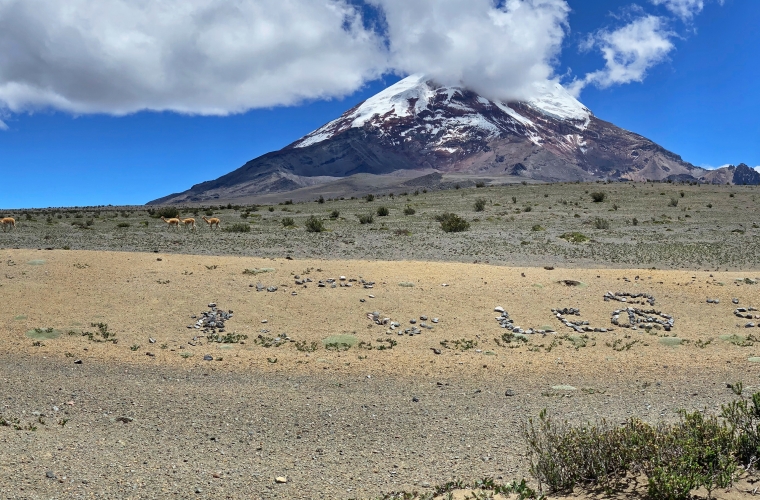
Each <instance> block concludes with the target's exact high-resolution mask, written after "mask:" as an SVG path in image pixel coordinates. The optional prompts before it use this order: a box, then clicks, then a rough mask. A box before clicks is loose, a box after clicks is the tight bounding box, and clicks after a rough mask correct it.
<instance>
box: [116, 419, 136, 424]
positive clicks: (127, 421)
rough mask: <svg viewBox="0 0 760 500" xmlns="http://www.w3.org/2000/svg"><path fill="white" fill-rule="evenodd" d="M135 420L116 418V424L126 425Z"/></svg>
mask: <svg viewBox="0 0 760 500" xmlns="http://www.w3.org/2000/svg"><path fill="white" fill-rule="evenodd" d="M134 420H135V419H134V418H132V417H117V418H116V422H122V423H124V424H128V423H130V422H133V421H134Z"/></svg>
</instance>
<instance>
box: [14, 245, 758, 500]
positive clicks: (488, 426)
mask: <svg viewBox="0 0 760 500" xmlns="http://www.w3.org/2000/svg"><path fill="white" fill-rule="evenodd" d="M0 253H1V255H0V257H1V258H0V267H2V273H0V297H2V303H3V313H2V314H3V317H2V322H0V325H1V326H0V336H1V338H2V343H0V358H2V360H1V362H0V380H1V381H2V383H3V388H4V390H3V393H2V399H3V401H2V404H0V416H1V417H2V418H3V419H4V421H5V422H7V423H8V425H5V426H0V443H2V444H1V446H2V449H3V452H2V455H3V457H4V458H3V460H2V461H0V478H2V479H0V483H2V485H1V487H0V489H1V490H2V495H1V496H2V498H190V497H192V498H378V497H381V496H382V495H383V494H387V493H390V492H394V491H409V492H411V491H418V492H425V491H432V488H433V487H434V486H436V485H439V484H443V483H445V482H447V481H451V480H457V479H461V480H464V481H470V482H472V481H476V480H478V479H481V478H486V477H492V478H496V479H498V480H500V481H503V482H511V480H513V479H518V480H519V479H521V478H523V477H527V478H529V475H528V464H527V462H526V459H525V457H524V454H525V444H524V441H523V439H522V435H521V428H522V425H523V424H524V423H525V422H526V421H527V419H528V418H531V417H536V416H537V415H538V413H539V412H540V410H541V409H543V408H546V409H547V410H548V412H549V413H550V414H552V415H555V416H557V417H560V418H565V419H568V420H569V421H571V422H584V421H595V420H599V419H607V420H608V421H611V422H616V421H624V420H626V419H627V418H629V417H632V416H639V417H641V418H643V419H645V420H648V421H653V422H655V421H658V420H672V419H675V418H678V415H677V411H678V410H680V409H686V410H690V411H691V410H705V411H708V412H714V411H716V410H717V409H718V408H719V405H720V404H723V403H726V402H728V401H730V400H732V399H734V398H735V395H734V394H733V393H732V392H731V390H730V389H728V388H727V384H729V383H735V382H737V381H742V382H743V384H744V388H745V389H744V390H745V391H752V390H753V389H754V388H757V387H760V381H759V380H758V376H759V375H760V363H757V362H755V361H760V359H754V358H755V356H760V344H758V343H756V342H755V340H754V338H755V337H758V338H760V330H758V329H757V328H754V329H753V328H746V327H745V325H746V323H748V322H750V320H748V319H740V318H737V317H736V316H735V315H734V310H735V309H736V308H737V307H749V306H753V305H755V306H756V305H758V304H760V296H758V286H760V285H753V284H751V283H753V282H754V280H755V279H757V275H758V274H760V273H756V272H739V271H729V272H718V271H715V272H709V271H662V270H645V269H639V270H632V269H630V270H620V269H577V268H576V269H568V268H560V267H557V268H556V269H553V270H547V269H543V268H531V267H523V268H516V267H503V266H491V265H485V264H464V263H431V262H413V261H398V262H383V261H361V260H321V259H320V260H305V259H303V260H302V259H298V260H288V259H284V258H277V259H270V258H267V259H260V258H251V257H231V256H208V255H204V256H194V255H179V254H164V253H120V252H105V251H79V250H68V251H67V250H49V251H46V250H34V249H16V250H12V249H5V250H2V251H0ZM246 270H249V273H250V272H251V271H253V270H259V271H261V270H264V271H265V272H261V273H259V274H255V275H254V274H247V273H245V271H246ZM296 276H299V277H300V278H301V279H306V278H310V279H311V280H312V282H308V283H306V286H303V285H296V284H295V277H296ZM340 276H345V277H346V282H348V281H349V280H352V279H356V280H360V279H363V280H365V281H366V282H374V285H373V286H372V288H364V287H363V286H361V284H360V281H356V282H352V284H353V286H352V287H340V286H336V287H335V288H331V287H330V285H329V284H328V285H327V286H326V287H324V288H321V287H318V286H317V283H318V281H320V280H327V279H330V278H332V279H335V280H336V282H337V283H340V280H339V278H340ZM564 280H575V281H577V282H580V283H579V284H578V285H577V286H568V285H566V284H565V283H564ZM257 283H261V284H262V285H264V286H265V287H269V286H276V287H277V291H275V292H267V291H257V289H256V287H255V285H256V284H257ZM251 285H254V286H251ZM411 285H413V286H411ZM444 285H446V286H444ZM608 291H611V292H629V293H647V294H651V295H653V296H654V298H655V300H656V302H655V306H654V309H657V310H658V311H662V312H664V313H667V314H672V315H673V316H674V317H675V327H674V328H673V329H672V331H671V332H666V331H664V330H661V329H660V330H658V329H652V330H649V331H646V330H643V329H638V330H630V329H623V328H616V329H615V330H614V331H608V332H597V333H589V334H588V335H587V337H586V338H583V337H581V336H578V335H577V334H576V333H575V332H573V331H572V330H570V329H569V328H567V327H566V326H564V325H563V324H562V323H560V322H559V321H558V320H557V319H556V318H555V317H554V315H553V314H552V312H551V309H553V308H565V307H572V308H578V309H580V312H581V315H580V317H579V318H578V319H583V320H587V321H588V322H589V324H590V326H591V327H597V328H604V329H609V328H611V327H612V325H611V323H610V318H611V314H612V312H613V311H614V310H616V309H621V308H624V307H625V306H626V304H622V303H619V302H614V301H609V302H606V301H604V300H603V296H604V294H605V292H608ZM294 292H295V293H294ZM708 298H710V299H719V301H720V302H719V303H718V304H714V303H709V304H708V303H707V302H706V299H708ZM734 298H736V299H738V302H739V305H738V306H737V305H735V304H734V303H732V299H734ZM212 302H213V303H216V304H217V305H218V308H219V309H223V310H225V311H226V310H232V311H234V314H233V317H232V318H231V319H230V320H229V321H227V323H226V325H225V328H226V333H234V334H242V335H247V339H244V341H243V343H235V344H223V343H215V342H211V343H209V342H207V340H208V339H206V338H204V337H199V338H196V339H194V337H196V336H197V335H199V331H198V330H196V329H188V326H189V325H192V324H194V321H195V320H194V319H192V318H191V316H193V315H196V316H197V315H199V313H201V312H203V311H208V307H207V306H208V304H209V303H212ZM496 306H501V307H503V308H504V309H506V310H507V311H508V312H509V314H510V316H511V318H513V319H514V320H515V324H518V325H520V326H522V327H523V328H524V329H527V328H531V327H532V328H541V329H546V328H547V327H548V328H551V329H553V330H556V332H557V333H556V334H549V335H546V336H543V335H531V336H529V341H528V342H527V343H525V342H519V341H517V342H512V343H509V344H505V343H504V342H503V341H498V342H497V339H500V337H501V335H502V334H503V333H504V332H505V330H504V329H502V328H500V326H499V324H498V322H497V321H496V319H495V318H496V317H497V316H499V314H498V313H496V312H494V308H495V307H496ZM641 307H642V308H647V309H649V308H650V306H648V305H646V306H641ZM375 311H377V312H380V316H381V317H388V318H390V319H391V320H392V321H396V322H398V323H400V324H401V329H405V328H409V327H411V326H412V325H411V324H410V320H412V319H414V320H415V321H416V326H420V323H422V322H425V321H424V320H422V319H421V317H423V316H426V317H427V318H428V320H427V322H426V323H427V324H429V325H431V326H433V329H426V328H423V329H422V333H421V334H419V335H413V336H409V335H398V333H397V331H393V332H392V333H391V334H388V333H387V331H388V326H381V325H376V324H374V322H373V321H371V320H370V319H368V317H367V314H368V313H372V312H375ZM432 318H438V323H435V324H433V323H432ZM573 319H576V318H573ZM754 322H755V323H758V321H754ZM97 323H104V324H107V325H108V326H107V328H108V332H109V333H111V334H113V335H115V339H116V340H117V342H116V343H113V342H103V341H101V342H98V341H97V340H99V339H100V337H99V336H98V334H97V333H96V334H95V335H94V336H93V340H90V339H89V338H88V337H87V336H83V335H82V332H97V331H98V328H97V327H93V326H91V325H92V324H97ZM35 329H36V330H35ZM49 329H52V332H50V331H49ZM755 332H757V334H755ZM259 335H261V336H262V338H259ZM336 335H349V336H353V337H354V338H355V339H356V341H357V342H364V344H358V343H357V344H355V345H353V346H351V347H350V348H347V349H346V350H343V349H345V346H340V345H338V346H337V349H336V348H335V346H334V345H333V346H328V347H331V349H327V348H326V347H325V343H326V342H325V339H329V338H330V337H332V336H336ZM286 337H287V338H288V339H290V341H288V342H283V343H281V344H280V345H277V344H279V343H278V342H276V339H277V338H280V339H285V338H286ZM342 338H345V337H342ZM149 339H154V340H155V343H151V341H150V340H149ZM268 340H269V341H271V340H275V345H270V346H269V347H265V346H264V345H262V344H267V343H268V342H267V341H268ZM333 340H334V339H333ZM389 340H393V341H395V345H393V343H391V342H388V341H389ZM456 341H459V342H456ZM329 342H330V340H327V343H329ZM269 343H270V344H271V342H269ZM192 344H195V345H192ZM380 346H386V347H390V346H392V348H386V349H379V348H378V347H380ZM314 347H316V350H315V351H313V352H308V351H310V350H311V349H312V348H314ZM370 347H371V348H370ZM436 352H440V354H437V353H436ZM206 355H210V356H211V357H212V358H213V361H205V360H204V356H206ZM78 362H79V363H78ZM508 391H509V392H508ZM507 394H509V395H507ZM16 427H18V428H20V429H18V430H17V429H16ZM277 477H284V478H286V479H287V482H286V483H282V484H279V483H276V482H275V479H276V478H277ZM752 488H754V486H752V485H751V484H749V483H747V482H746V481H745V482H740V483H738V484H737V486H736V487H735V488H734V489H733V490H732V491H731V492H729V493H721V494H722V495H724V496H722V497H721V496H720V495H718V497H719V498H734V497H737V496H738V497H742V496H746V495H745V494H744V493H743V492H744V491H747V490H751V489H752ZM462 495H464V493H463V492H460V496H462ZM726 495H727V496H726Z"/></svg>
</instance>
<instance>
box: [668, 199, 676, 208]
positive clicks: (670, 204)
mask: <svg viewBox="0 0 760 500" xmlns="http://www.w3.org/2000/svg"><path fill="white" fill-rule="evenodd" d="M668 206H669V207H677V206H678V198H675V197H673V198H670V203H668Z"/></svg>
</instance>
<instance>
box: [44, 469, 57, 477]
mask: <svg viewBox="0 0 760 500" xmlns="http://www.w3.org/2000/svg"><path fill="white" fill-rule="evenodd" d="M45 477H46V478H48V479H58V478H57V477H56V475H55V473H54V472H53V471H51V470H49V471H47V472H46V473H45Z"/></svg>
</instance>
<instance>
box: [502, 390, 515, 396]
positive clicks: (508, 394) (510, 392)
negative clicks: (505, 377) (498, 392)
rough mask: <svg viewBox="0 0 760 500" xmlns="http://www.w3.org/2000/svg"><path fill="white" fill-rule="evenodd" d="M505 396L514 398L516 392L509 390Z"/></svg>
mask: <svg viewBox="0 0 760 500" xmlns="http://www.w3.org/2000/svg"><path fill="white" fill-rule="evenodd" d="M504 395H505V396H507V397H508V398H511V397H512V396H514V395H515V391H513V390H512V389H507V391H506V392H505V393H504Z"/></svg>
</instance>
